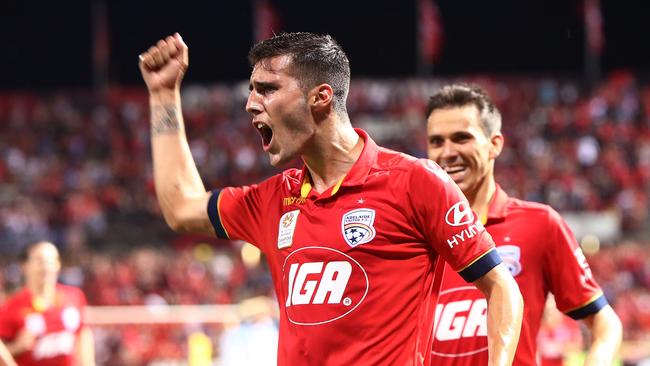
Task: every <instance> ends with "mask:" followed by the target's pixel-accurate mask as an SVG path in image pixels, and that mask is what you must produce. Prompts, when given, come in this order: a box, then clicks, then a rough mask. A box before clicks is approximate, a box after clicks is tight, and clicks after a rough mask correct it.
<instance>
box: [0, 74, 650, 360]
mask: <svg viewBox="0 0 650 366" xmlns="http://www.w3.org/2000/svg"><path fill="white" fill-rule="evenodd" d="M452 81H460V80H441V79H432V80H363V79H361V80H355V81H353V83H352V86H351V89H350V95H349V99H348V111H349V113H350V118H351V120H352V123H353V125H355V126H357V127H361V128H364V129H366V130H367V131H368V132H369V133H370V135H371V136H372V137H373V138H374V139H375V140H376V141H377V142H378V143H380V144H382V145H384V146H388V147H392V148H394V149H397V150H400V151H404V152H407V153H410V154H413V155H415V156H419V157H424V156H425V155H426V137H425V133H424V130H425V123H424V111H425V109H426V103H427V96H428V95H430V94H431V93H432V92H433V91H434V90H436V89H438V88H439V87H441V86H442V85H444V84H446V83H449V82H452ZM462 81H465V82H470V83H476V84H479V85H481V86H482V87H483V88H485V89H486V90H487V91H488V92H489V93H490V95H491V96H492V97H493V99H494V101H495V103H496V104H497V106H498V107H499V109H500V110H501V112H502V115H503V132H504V135H505V137H506V147H505V149H504V152H503V154H502V156H501V157H500V159H499V161H498V163H497V168H496V171H497V179H498V181H499V182H500V183H501V185H502V186H503V187H504V188H505V189H506V190H507V191H508V192H509V193H511V194H512V195H514V196H518V197H521V198H524V199H527V200H533V201H540V202H545V203H548V204H550V205H552V206H553V207H554V208H556V209H557V210H559V211H560V212H567V211H577V212H580V211H614V212H616V213H617V214H618V215H619V217H620V220H621V226H622V228H623V232H624V234H625V235H624V236H625V237H627V238H640V237H644V236H645V237H647V235H648V233H649V232H650V228H649V226H650V225H648V222H649V221H650V220H649V215H648V206H649V204H650V197H649V193H650V176H649V175H650V84H645V83H643V82H642V80H640V79H639V78H637V77H635V76H634V75H631V74H629V73H625V72H619V73H615V74H612V75H611V76H610V77H609V78H607V79H606V80H604V81H603V82H602V83H600V84H599V85H597V86H596V87H593V88H587V87H586V86H584V85H583V84H582V83H580V82H578V81H576V80H571V79H561V78H543V77H537V78H531V77H512V76H510V77H498V78H493V77H485V76H478V77H471V78H465V79H463V80H462ZM247 93H248V85H247V84H246V83H238V84H232V85H211V86H187V87H185V88H184V90H183V107H184V116H185V120H186V125H187V133H188V138H189V142H190V145H191V150H192V153H193V156H194V159H195V160H196V162H197V165H198V167H199V170H200V173H201V176H202V178H203V179H204V182H205V184H206V186H207V187H218V186H224V185H241V184H246V183H252V182H257V181H260V180H261V179H263V178H265V177H268V176H269V175H271V174H273V173H275V172H277V171H278V170H277V169H275V168H273V167H271V166H270V165H269V164H268V160H267V158H266V156H265V155H264V153H263V151H262V149H261V148H260V138H259V136H258V134H257V132H256V131H255V130H254V128H253V127H252V126H251V123H250V121H251V118H250V116H248V115H247V114H246V113H245V111H244V109H243V106H244V104H245V100H246V97H247ZM147 102H148V100H147V95H146V93H145V91H144V89H143V88H138V89H124V88H111V89H110V90H108V91H105V92H103V93H91V92H88V91H74V90H66V91H51V92H44V93H33V92H30V93H23V92H0V253H2V261H3V263H2V267H1V268H2V270H1V271H0V281H1V282H0V288H4V290H5V292H3V293H1V294H0V295H1V296H0V301H2V298H1V297H4V296H5V295H6V291H10V290H11V289H12V288H15V286H16V285H17V284H18V283H19V281H20V278H19V271H18V267H17V264H16V262H15V261H13V260H12V258H14V257H15V255H16V254H17V253H18V252H19V251H20V250H21V247H22V246H23V245H25V244H27V243H29V242H31V241H34V240H37V239H42V238H48V239H50V240H52V241H53V242H55V243H57V244H58V245H60V246H61V248H60V249H61V251H62V252H63V253H64V255H65V258H67V261H68V263H67V266H66V269H65V271H64V273H63V280H64V281H65V282H67V283H71V284H76V285H79V286H81V287H83V288H84V289H85V291H86V294H87V296H88V298H89V301H90V303H91V304H93V305H135V304H229V303H233V302H238V301H240V300H242V299H245V298H247V297H250V296H257V295H272V286H271V282H270V279H269V278H268V274H267V272H266V271H265V269H264V265H263V263H262V264H261V265H258V266H249V265H245V264H244V262H243V261H242V258H241V251H240V249H241V245H242V243H230V242H228V241H221V240H217V239H213V238H202V237H187V236H183V237H180V236H174V235H172V234H171V233H170V231H169V230H168V229H167V228H166V227H165V225H164V222H163V220H162V218H161V216H160V214H159V208H158V205H157V203H156V200H155V194H154V188H153V180H152V169H151V154H150V152H149V148H150V147H149V122H148V109H147ZM294 164H296V165H297V164H298V162H295V163H294ZM623 239H624V238H623ZM623 239H621V242H620V243H615V244H614V245H604V246H603V248H602V249H601V250H600V252H598V253H597V254H595V255H593V256H592V257H590V262H591V263H592V267H593V270H594V273H595V275H596V276H597V277H598V278H599V280H600V284H601V285H602V286H603V288H604V289H605V291H606V293H607V296H608V298H609V299H610V301H611V302H612V303H613V304H614V307H615V309H616V310H617V312H618V313H619V316H620V317H621V319H622V321H623V322H624V326H625V337H626V339H628V340H631V341H632V340H633V341H643V340H646V341H647V340H648V339H650V312H648V310H647V309H649V308H650V307H649V306H646V305H647V304H648V303H650V296H649V295H650V292H649V291H648V288H650V265H649V264H647V263H650V260H649V259H650V254H649V250H650V249H649V245H648V244H647V243H643V244H639V242H629V241H624V240H623ZM606 244H607V243H606ZM609 244H612V243H609ZM151 329H154V328H151ZM155 329H156V330H155V331H148V332H142V331H141V329H140V328H138V327H131V328H129V327H122V328H119V329H118V328H114V329H113V328H110V327H104V328H103V330H101V331H100V333H99V335H98V340H104V342H103V343H101V344H103V345H104V348H105V349H103V350H102V349H98V356H101V355H103V356H102V357H104V362H106V363H105V364H111V365H118V364H134V365H135V364H142V362H145V361H150V357H153V355H156V354H158V355H160V353H161V352H162V353H165V354H169V356H170V357H171V356H174V355H176V356H177V355H180V354H182V353H183V352H185V351H186V350H184V349H183V345H184V343H183V342H179V339H183V338H184V337H186V336H187V333H188V332H190V331H191V330H192V329H187V327H182V326H161V327H156V328H155ZM210 329H211V330H210ZM207 332H208V334H209V335H211V336H213V337H215V338H217V337H218V335H219V334H220V332H221V326H219V325H215V326H213V328H209V329H208V331H207ZM122 340H127V341H126V342H122ZM147 347H148V348H147ZM136 349H137V350H138V352H135V351H134V350H136ZM147 349H149V350H150V352H149V351H143V350H147ZM102 352H103V353H102ZM148 352H149V353H148ZM147 355H149V356H147ZM115 357H118V358H119V357H122V358H124V359H126V360H129V359H131V360H132V361H133V363H129V362H127V361H119V362H118V361H117V360H118V359H116V358H115ZM138 357H141V358H142V359H138ZM147 357H149V358H147ZM121 362H124V363H121ZM139 362H140V363H139Z"/></svg>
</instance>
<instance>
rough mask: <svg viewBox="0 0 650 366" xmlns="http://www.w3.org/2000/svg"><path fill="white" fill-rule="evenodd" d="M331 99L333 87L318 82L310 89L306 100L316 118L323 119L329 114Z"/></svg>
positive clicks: (332, 97)
mask: <svg viewBox="0 0 650 366" xmlns="http://www.w3.org/2000/svg"><path fill="white" fill-rule="evenodd" d="M333 99H334V89H332V86H331V85H329V84H320V85H318V86H316V87H314V88H313V89H312V90H311V91H310V93H309V96H308V99H307V100H308V103H309V107H310V108H311V110H312V111H313V113H314V116H315V118H316V120H321V119H324V118H325V117H326V116H327V115H328V114H329V112H330V110H331V108H332V101H333Z"/></svg>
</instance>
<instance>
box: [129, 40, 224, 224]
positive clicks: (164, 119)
mask: <svg viewBox="0 0 650 366" xmlns="http://www.w3.org/2000/svg"><path fill="white" fill-rule="evenodd" d="M188 64H189V57H188V48H187V46H186V45H185V43H184V42H183V40H182V38H181V36H180V35H179V34H178V33H176V34H174V35H173V36H169V37H167V38H165V39H163V40H160V41H158V43H156V45H154V46H152V47H150V48H149V49H148V50H147V52H145V53H143V54H142V55H140V71H141V73H142V77H143V78H144V81H145V83H146V84H147V88H148V90H149V105H150V108H151V145H152V151H153V170H154V181H155V186H156V195H157V197H158V203H159V204H160V207H161V209H162V212H163V215H164V217H165V221H167V224H168V225H169V226H170V227H171V228H172V229H174V230H175V231H186V232H204V233H214V229H213V228H212V225H211V224H210V220H209V218H208V214H207V211H206V207H207V204H208V200H209V198H210V193H209V192H206V190H205V187H204V186H203V182H202V181H201V177H200V176H199V172H198V170H197V168H196V164H195V163H194V159H193V158H192V154H191V153H190V148H189V145H188V143H187V137H186V136H185V125H184V123H183V115H182V113H181V97H180V85H181V81H182V79H183V76H184V75H185V70H187V67H188Z"/></svg>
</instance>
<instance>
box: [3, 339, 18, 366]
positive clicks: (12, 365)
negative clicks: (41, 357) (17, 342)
mask: <svg viewBox="0 0 650 366" xmlns="http://www.w3.org/2000/svg"><path fill="white" fill-rule="evenodd" d="M0 362H2V366H18V365H17V364H16V361H15V360H14V358H13V356H11V352H9V350H8V349H7V347H6V346H5V344H4V342H2V341H0Z"/></svg>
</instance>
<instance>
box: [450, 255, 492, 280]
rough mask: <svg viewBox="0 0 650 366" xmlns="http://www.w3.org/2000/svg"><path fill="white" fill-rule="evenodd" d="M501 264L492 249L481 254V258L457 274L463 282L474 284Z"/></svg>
mask: <svg viewBox="0 0 650 366" xmlns="http://www.w3.org/2000/svg"><path fill="white" fill-rule="evenodd" d="M501 262H502V261H501V257H499V254H498V253H497V251H496V250H495V249H494V248H492V249H491V250H490V251H488V252H487V253H485V254H483V256H481V257H479V258H478V259H477V260H475V261H474V262H472V263H471V264H470V265H469V266H467V267H465V268H464V269H463V270H461V271H459V272H458V274H459V275H460V276H461V277H463V279H464V280H465V281H467V282H474V281H476V280H478V279H479V278H481V277H482V276H483V275H484V274H486V273H488V272H489V271H490V270H491V269H492V268H494V267H496V266H497V265H498V264H500V263H501Z"/></svg>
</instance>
